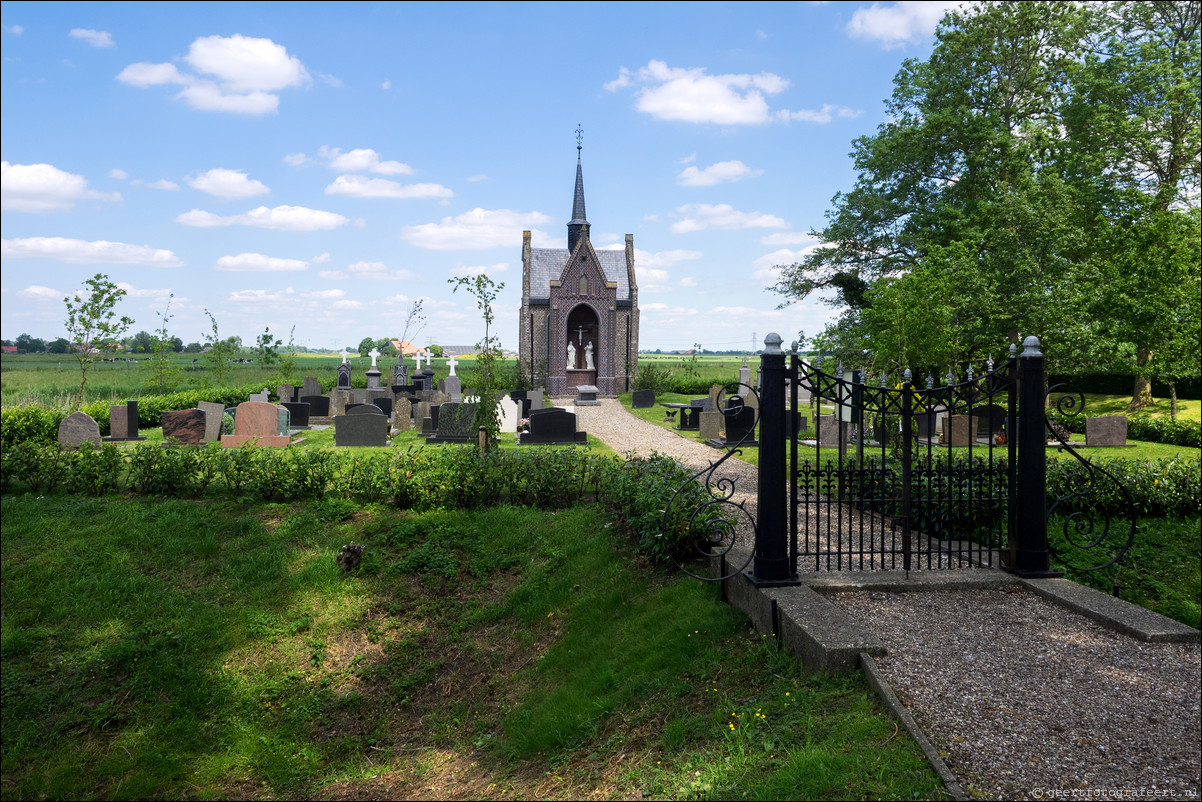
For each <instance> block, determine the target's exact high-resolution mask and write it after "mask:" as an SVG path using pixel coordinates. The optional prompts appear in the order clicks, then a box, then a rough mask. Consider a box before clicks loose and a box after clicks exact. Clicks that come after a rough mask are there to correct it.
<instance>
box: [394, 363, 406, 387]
mask: <svg viewBox="0 0 1202 802" xmlns="http://www.w3.org/2000/svg"><path fill="white" fill-rule="evenodd" d="M408 383H409V366H408V365H406V364H405V358H404V357H397V363H396V365H395V366H393V368H392V384H393V386H394V387H395V386H397V385H404V384H408Z"/></svg>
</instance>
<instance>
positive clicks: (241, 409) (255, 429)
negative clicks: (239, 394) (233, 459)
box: [221, 401, 290, 448]
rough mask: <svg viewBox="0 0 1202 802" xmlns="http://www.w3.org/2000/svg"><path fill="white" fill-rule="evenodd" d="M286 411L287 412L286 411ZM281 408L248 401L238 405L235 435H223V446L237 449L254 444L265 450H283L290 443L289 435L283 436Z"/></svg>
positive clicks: (235, 417) (235, 416)
mask: <svg viewBox="0 0 1202 802" xmlns="http://www.w3.org/2000/svg"><path fill="white" fill-rule="evenodd" d="M285 411H286V410H285ZM279 429H280V407H277V406H276V405H275V404H266V403H263V402H261V401H246V402H244V403H241V404H239V405H238V411H237V413H236V414H235V415H234V433H233V434H227V435H222V437H221V445H222V446H223V447H225V448H237V447H238V446H241V445H244V444H246V443H253V444H254V445H257V446H262V447H265V448H282V447H284V446H286V445H288V443H289V442H290V439H289V437H288V435H286V434H284V435H281V434H280V433H279Z"/></svg>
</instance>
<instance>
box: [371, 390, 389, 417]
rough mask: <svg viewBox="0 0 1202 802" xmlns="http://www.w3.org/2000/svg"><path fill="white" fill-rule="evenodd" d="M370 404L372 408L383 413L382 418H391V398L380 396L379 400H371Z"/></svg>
mask: <svg viewBox="0 0 1202 802" xmlns="http://www.w3.org/2000/svg"><path fill="white" fill-rule="evenodd" d="M371 403H372V405H373V406H376V407H378V408H379V410H380V411H381V412H383V413H384V417H386V418H391V417H392V397H391V395H384V396H380V397H379V398H373V399H372V400H371Z"/></svg>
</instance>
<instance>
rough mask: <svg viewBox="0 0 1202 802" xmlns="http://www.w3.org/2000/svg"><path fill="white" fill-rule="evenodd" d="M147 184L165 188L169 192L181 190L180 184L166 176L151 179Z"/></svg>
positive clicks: (152, 187) (151, 186)
mask: <svg viewBox="0 0 1202 802" xmlns="http://www.w3.org/2000/svg"><path fill="white" fill-rule="evenodd" d="M146 186H148V187H150V188H151V189H164V190H167V191H168V192H179V184H177V183H175V182H174V181H168V180H167V179H166V178H160V179H159V180H158V181H151V182H150V183H149V184H147V185H146Z"/></svg>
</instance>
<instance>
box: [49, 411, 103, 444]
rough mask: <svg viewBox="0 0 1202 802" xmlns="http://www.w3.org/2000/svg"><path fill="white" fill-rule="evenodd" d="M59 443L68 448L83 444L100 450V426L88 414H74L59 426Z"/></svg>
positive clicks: (64, 419)
mask: <svg viewBox="0 0 1202 802" xmlns="http://www.w3.org/2000/svg"><path fill="white" fill-rule="evenodd" d="M58 443H59V445H60V446H65V447H66V448H75V447H77V446H79V445H80V444H82V443H92V444H93V445H95V446H96V447H97V448H100V425H99V424H98V423H96V421H95V420H93V418H92V416H91V415H89V414H88V413H86V412H72V413H71V414H70V415H68V416H67V417H65V418H63V420H62V423H60V424H59V425H58Z"/></svg>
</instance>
